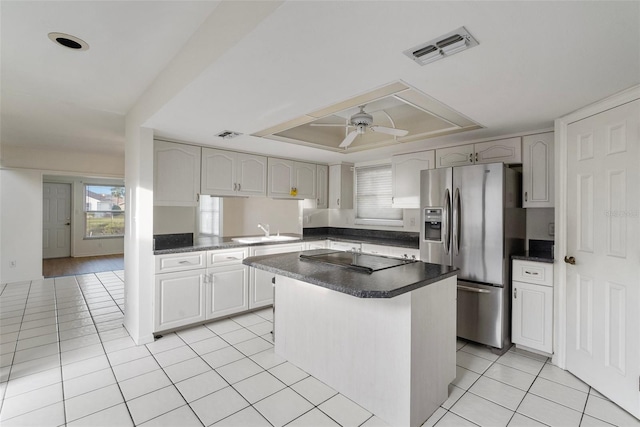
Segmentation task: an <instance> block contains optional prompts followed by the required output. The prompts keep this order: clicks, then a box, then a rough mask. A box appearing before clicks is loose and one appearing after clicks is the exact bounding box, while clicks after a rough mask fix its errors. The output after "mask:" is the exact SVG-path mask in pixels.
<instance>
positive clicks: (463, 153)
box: [436, 136, 522, 168]
mask: <svg viewBox="0 0 640 427" xmlns="http://www.w3.org/2000/svg"><path fill="white" fill-rule="evenodd" d="M500 162H501V163H505V164H519V163H522V138H521V137H519V136H518V137H515V138H506V139H498V140H495V141H486V142H479V143H476V144H467V145H460V146H457V147H449V148H440V149H437V150H436V167H437V168H445V167H450V166H464V165H473V164H479V163H500Z"/></svg>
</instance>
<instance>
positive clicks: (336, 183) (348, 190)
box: [329, 163, 353, 209]
mask: <svg viewBox="0 0 640 427" xmlns="http://www.w3.org/2000/svg"><path fill="white" fill-rule="evenodd" d="M329 209H353V164H350V163H342V164H339V165H331V166H329Z"/></svg>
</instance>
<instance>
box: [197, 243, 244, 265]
mask: <svg viewBox="0 0 640 427" xmlns="http://www.w3.org/2000/svg"><path fill="white" fill-rule="evenodd" d="M248 256H249V248H248V247H244V248H233V249H220V250H215V251H208V252H207V267H218V266H223V265H230V264H239V263H241V262H242V260H243V259H245V258H246V257H248Z"/></svg>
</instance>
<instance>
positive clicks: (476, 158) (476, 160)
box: [476, 153, 478, 163]
mask: <svg viewBox="0 0 640 427" xmlns="http://www.w3.org/2000/svg"><path fill="white" fill-rule="evenodd" d="M476 163H478V153H476Z"/></svg>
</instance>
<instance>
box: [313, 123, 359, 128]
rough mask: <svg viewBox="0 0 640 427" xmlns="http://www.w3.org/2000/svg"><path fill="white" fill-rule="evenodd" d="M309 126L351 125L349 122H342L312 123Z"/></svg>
mask: <svg viewBox="0 0 640 427" xmlns="http://www.w3.org/2000/svg"><path fill="white" fill-rule="evenodd" d="M309 126H336V127H341V128H343V127H346V126H350V125H348V124H340V123H310V124H309Z"/></svg>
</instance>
